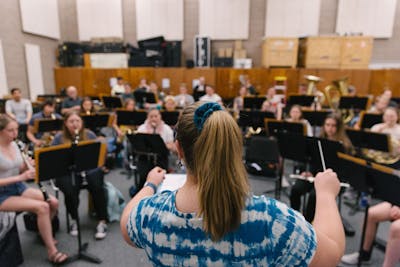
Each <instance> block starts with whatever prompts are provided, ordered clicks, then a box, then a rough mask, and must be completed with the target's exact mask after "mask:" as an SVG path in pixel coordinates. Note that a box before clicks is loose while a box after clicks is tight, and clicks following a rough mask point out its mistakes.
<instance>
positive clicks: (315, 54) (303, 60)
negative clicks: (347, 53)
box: [298, 36, 342, 69]
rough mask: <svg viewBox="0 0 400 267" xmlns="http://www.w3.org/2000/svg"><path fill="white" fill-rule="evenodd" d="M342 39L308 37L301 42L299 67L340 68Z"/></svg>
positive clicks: (336, 37)
mask: <svg viewBox="0 0 400 267" xmlns="http://www.w3.org/2000/svg"><path fill="white" fill-rule="evenodd" d="M341 45H342V38H341V37H339V36H318V37H307V38H301V39H300V40H299V55H298V65H299V67H306V68H321V69H324V68H325V69H335V68H339V67H340V59H341Z"/></svg>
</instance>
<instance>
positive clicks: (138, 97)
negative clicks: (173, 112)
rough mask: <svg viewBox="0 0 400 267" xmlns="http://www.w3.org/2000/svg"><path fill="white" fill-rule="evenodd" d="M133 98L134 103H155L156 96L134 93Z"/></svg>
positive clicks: (139, 92) (141, 92) (147, 93)
mask: <svg viewBox="0 0 400 267" xmlns="http://www.w3.org/2000/svg"><path fill="white" fill-rule="evenodd" d="M133 96H134V97H135V101H136V103H141V104H143V103H150V104H153V103H156V96H155V95H154V93H149V92H143V91H135V92H134V93H133Z"/></svg>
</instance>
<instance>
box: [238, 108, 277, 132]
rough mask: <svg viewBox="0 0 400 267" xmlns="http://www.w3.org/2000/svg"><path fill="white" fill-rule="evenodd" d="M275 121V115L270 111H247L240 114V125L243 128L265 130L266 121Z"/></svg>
mask: <svg viewBox="0 0 400 267" xmlns="http://www.w3.org/2000/svg"><path fill="white" fill-rule="evenodd" d="M267 118H270V119H274V118H275V114H274V113H272V112H269V111H255V110H253V111H246V110H241V111H240V112H239V121H238V124H239V126H241V127H253V128H264V120H265V119H267Z"/></svg>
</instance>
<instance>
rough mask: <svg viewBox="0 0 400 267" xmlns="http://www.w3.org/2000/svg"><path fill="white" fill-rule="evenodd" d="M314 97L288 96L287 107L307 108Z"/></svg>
mask: <svg viewBox="0 0 400 267" xmlns="http://www.w3.org/2000/svg"><path fill="white" fill-rule="evenodd" d="M314 99H315V96H313V95H289V98H288V101H287V106H288V107H291V106H293V105H299V106H302V107H309V106H311V105H312V103H314Z"/></svg>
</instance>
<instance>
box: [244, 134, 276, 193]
mask: <svg viewBox="0 0 400 267" xmlns="http://www.w3.org/2000/svg"><path fill="white" fill-rule="evenodd" d="M245 161H246V168H247V171H248V172H249V173H251V174H254V175H257V176H260V177H263V178H265V179H267V180H270V181H274V182H275V189H274V190H272V191H271V192H275V198H276V199H280V194H281V183H282V168H281V164H280V153H279V147H278V142H277V140H276V139H274V138H269V137H264V136H254V137H252V138H251V139H250V143H249V146H248V148H247V150H246V157H245ZM257 165H258V166H257ZM265 193H270V191H267V192H265Z"/></svg>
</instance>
